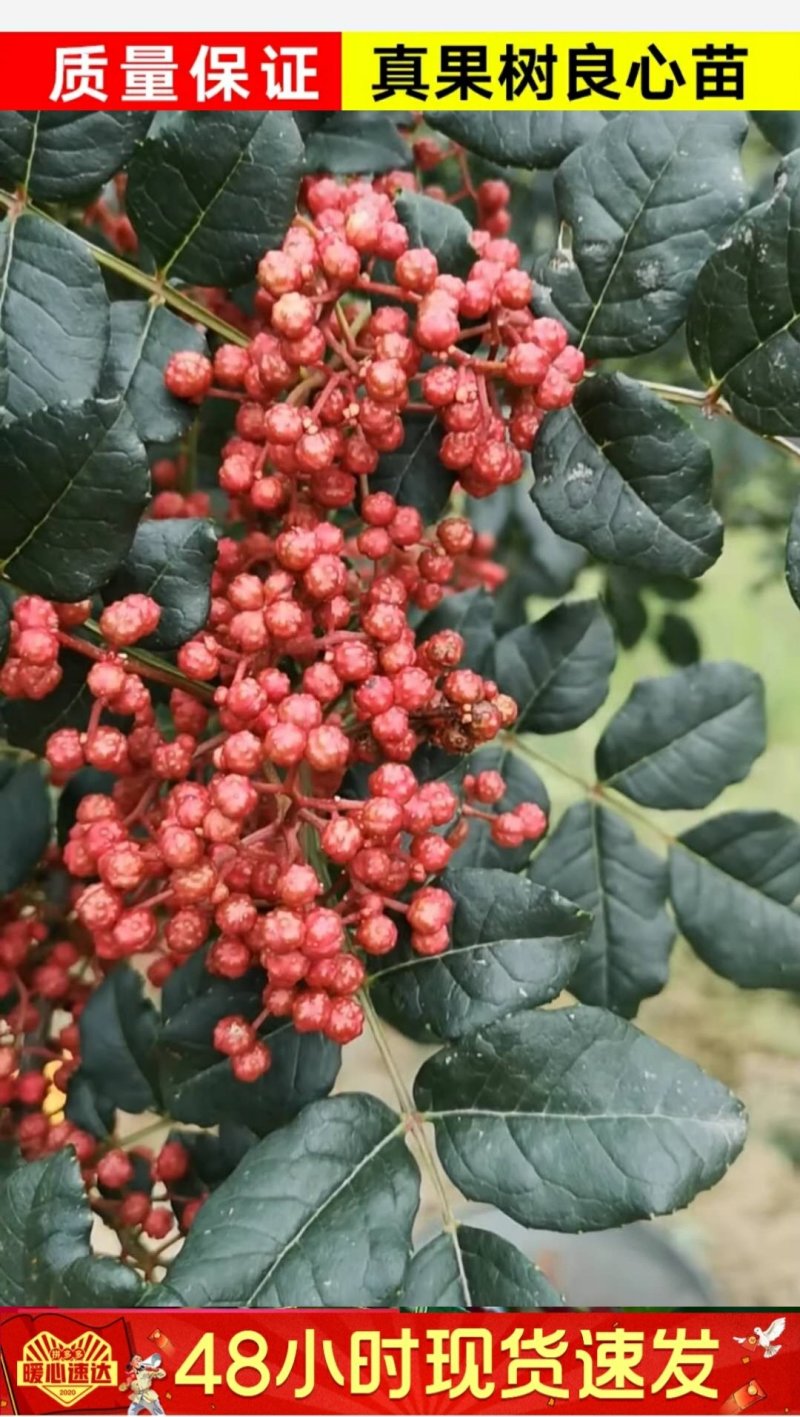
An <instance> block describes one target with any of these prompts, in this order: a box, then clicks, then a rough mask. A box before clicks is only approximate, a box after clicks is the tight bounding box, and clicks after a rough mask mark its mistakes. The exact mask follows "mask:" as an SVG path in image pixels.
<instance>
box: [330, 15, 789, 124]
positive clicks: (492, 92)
mask: <svg viewBox="0 0 800 1417" xmlns="http://www.w3.org/2000/svg"><path fill="white" fill-rule="evenodd" d="M799 75H800V31H794V30H792V31H786V32H783V33H773V34H764V33H749V32H748V33H739V32H731V31H722V32H709V31H706V30H697V31H692V32H691V33H687V32H679V33H666V34H653V33H652V31H646V30H645V31H642V32H641V33H631V32H630V31H620V32H619V33H610V34H594V33H591V34H586V33H580V34H577V33H576V34H565V33H559V32H556V33H549V32H548V31H547V30H542V31H541V32H540V31H532V32H530V33H516V32H514V33H507V32H503V31H497V32H492V33H489V34H479V33H472V32H469V33H466V32H460V31H456V32H453V31H449V32H442V33H433V32H430V31H425V32H421V33H409V34H401V35H399V36H398V35H397V34H396V33H395V32H391V33H382V32H378V31H376V32H372V33H358V34H344V35H343V36H342V108H343V109H355V110H359V109H375V110H376V111H377V110H380V109H387V110H390V109H412V110H422V111H424V110H425V109H431V110H434V109H462V110H465V111H472V110H487V111H488V110H492V109H497V110H503V111H506V110H513V109H528V110H530V111H532V112H538V111H546V110H548V109H550V110H558V109H561V110H563V109H569V110H571V111H573V112H576V113H577V112H580V111H581V109H606V110H608V111H611V112H613V111H614V110H615V109H619V110H625V109H676V110H687V109H688V110H693V109H694V110H702V109H709V110H710V109H731V108H734V109H735V108H754V109H793V108H800V78H799V77H798V76H799Z"/></svg>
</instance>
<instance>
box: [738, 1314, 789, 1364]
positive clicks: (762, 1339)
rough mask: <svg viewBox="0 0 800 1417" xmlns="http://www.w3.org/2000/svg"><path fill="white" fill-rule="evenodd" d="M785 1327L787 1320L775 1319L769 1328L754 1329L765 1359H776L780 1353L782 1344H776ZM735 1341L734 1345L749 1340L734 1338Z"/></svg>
mask: <svg viewBox="0 0 800 1417" xmlns="http://www.w3.org/2000/svg"><path fill="white" fill-rule="evenodd" d="M785 1327H786V1320H785V1319H773V1321H772V1323H771V1324H770V1326H769V1328H758V1327H756V1328H754V1329H753V1332H754V1333H755V1335H756V1337H757V1339H758V1342H759V1347H761V1348H763V1349H764V1357H765V1358H774V1357H775V1354H776V1353H780V1350H781V1346H782V1345H781V1344H780V1343H776V1342H775V1339H776V1338H780V1336H781V1334H782V1333H783V1330H784V1329H785ZM733 1341H734V1343H747V1342H748V1339H746V1338H736V1337H734V1340H733Z"/></svg>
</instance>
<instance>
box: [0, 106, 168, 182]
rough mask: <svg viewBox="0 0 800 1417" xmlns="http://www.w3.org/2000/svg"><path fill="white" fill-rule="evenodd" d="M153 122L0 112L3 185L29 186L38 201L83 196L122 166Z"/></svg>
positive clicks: (144, 116) (136, 116)
mask: <svg viewBox="0 0 800 1417" xmlns="http://www.w3.org/2000/svg"><path fill="white" fill-rule="evenodd" d="M150 117H151V115H150V114H149V113H147V112H143V113H131V112H127V113H126V112H121V111H119V110H117V111H111V112H108V113H105V112H99V113H50V112H45V111H42V112H39V113H36V112H13V111H11V110H9V109H6V110H5V111H4V112H1V113H0V180H2V182H3V183H5V185H6V186H8V187H11V188H14V187H18V186H23V187H25V188H26V189H27V191H28V194H29V195H30V196H31V197H33V198H34V200H35V201H41V202H58V201H60V200H61V199H62V198H64V197H74V196H82V195H83V194H84V193H88V192H91V191H92V190H93V189H94V188H95V187H99V186H101V184H102V183H103V182H105V181H106V179H107V178H109V177H111V176H113V174H114V173H115V172H117V171H119V169H120V168H121V167H124V165H125V163H126V162H127V160H128V158H129V157H130V155H131V153H132V152H133V149H134V145H135V143H136V141H137V139H138V138H143V137H144V135H145V133H146V132H147V129H148V126H149V123H150Z"/></svg>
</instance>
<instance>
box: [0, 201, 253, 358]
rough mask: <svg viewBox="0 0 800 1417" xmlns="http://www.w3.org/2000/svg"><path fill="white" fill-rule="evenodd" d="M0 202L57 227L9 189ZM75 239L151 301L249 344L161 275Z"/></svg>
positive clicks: (231, 339)
mask: <svg viewBox="0 0 800 1417" xmlns="http://www.w3.org/2000/svg"><path fill="white" fill-rule="evenodd" d="M0 205H2V206H4V207H5V208H6V210H8V211H13V212H16V213H17V214H19V213H20V212H21V211H23V210H25V211H29V212H30V213H31V214H32V215H33V216H38V217H41V218H42V219H43V220H44V221H50V222H53V223H54V225H56V226H61V225H62V224H63V223H61V222H60V221H59V220H58V218H57V217H54V216H51V215H50V213H49V212H46V211H42V209H41V208H40V207H37V206H34V204H33V203H32V202H29V201H27V200H26V201H25V202H24V203H23V202H22V201H21V199H20V197H19V196H14V194H13V193H11V192H4V191H0ZM72 234H73V236H75V237H76V239H77V240H78V241H80V242H81V243H82V245H84V246H85V247H86V249H87V250H88V251H89V252H90V253H91V255H92V256H93V257H94V259H95V261H96V262H97V264H98V266H104V267H105V268H106V270H108V271H113V272H114V274H115V275H118V276H121V278H122V279H123V280H127V281H130V283H131V285H138V286H139V288H140V289H141V290H147V291H149V293H150V295H151V296H152V297H153V299H154V300H155V301H157V302H158V303H159V304H162V305H169V306H170V307H171V308H172V309H173V310H177V311H178V312H179V314H181V315H185V316H186V318H187V319H189V320H192V321H194V322H195V323H196V324H200V325H205V327H206V329H209V330H213V331H214V333H215V334H217V335H221V336H222V338H223V339H224V340H227V342H228V343H229V344H238V345H242V346H245V345H247V344H249V343H250V341H249V338H248V336H247V335H246V334H243V333H242V331H241V330H237V329H236V327H235V326H234V325H229V324H228V322H227V320H221V319H220V318H219V316H218V315H214V314H213V313H212V312H211V311H210V310H207V309H206V307H205V306H204V305H200V304H198V302H197V301H196V300H192V299H191V297H190V296H188V295H184V293H183V291H181V290H176V289H175V287H174V286H172V285H169V284H168V283H167V282H166V280H165V279H164V277H163V276H160V275H156V276H151V275H148V274H147V272H146V271H140V270H139V269H138V267H137V266H132V265H131V264H130V262H129V261H124V260H123V259H122V257H121V256H117V255H115V254H114V252H113V251H104V250H103V248H102V246H95V244H94V242H93V241H89V240H88V238H87V237H85V236H79V235H78V233H77V232H73V233H72Z"/></svg>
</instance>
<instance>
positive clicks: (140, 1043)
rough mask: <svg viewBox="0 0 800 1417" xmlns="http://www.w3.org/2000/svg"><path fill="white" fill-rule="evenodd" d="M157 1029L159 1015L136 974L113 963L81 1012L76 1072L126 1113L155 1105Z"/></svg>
mask: <svg viewBox="0 0 800 1417" xmlns="http://www.w3.org/2000/svg"><path fill="white" fill-rule="evenodd" d="M157 1031H158V1017H157V1015H156V1011H155V1009H154V1007H153V1005H152V1004H151V1003H150V1001H149V999H146V998H144V997H143V994H142V980H141V976H140V975H138V974H136V973H135V971H134V970H133V969H131V967H130V965H128V964H119V965H117V966H116V967H115V968H114V969H112V971H111V973H110V974H108V975H107V976H106V978H105V979H104V980H103V982H102V984H101V985H100V987H99V989H96V990H95V991H94V993H93V994H92V995H91V997H90V998H89V1001H88V1003H87V1005H86V1008H85V1009H84V1011H83V1013H82V1014H81V1021H80V1033H81V1071H82V1072H83V1075H84V1077H85V1078H86V1079H87V1081H88V1082H90V1083H91V1084H92V1086H93V1087H94V1088H95V1089H96V1091H97V1092H98V1093H100V1094H101V1095H102V1096H103V1097H104V1098H106V1099H107V1100H108V1101H109V1102H113V1103H114V1106H115V1107H121V1108H122V1109H123V1111H125V1112H146V1111H148V1110H149V1109H150V1108H156V1107H158V1105H159V1093H158V1086H157V1082H156V1063H155V1046H156V1035H157Z"/></svg>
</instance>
